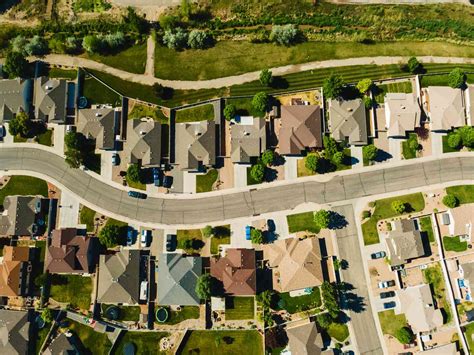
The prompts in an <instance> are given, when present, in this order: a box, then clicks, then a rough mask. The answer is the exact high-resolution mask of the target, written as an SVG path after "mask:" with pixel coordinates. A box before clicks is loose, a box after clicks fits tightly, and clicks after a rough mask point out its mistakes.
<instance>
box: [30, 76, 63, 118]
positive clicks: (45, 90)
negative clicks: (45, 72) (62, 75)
mask: <svg viewBox="0 0 474 355" xmlns="http://www.w3.org/2000/svg"><path fill="white" fill-rule="evenodd" d="M67 89H68V85H67V81H66V80H64V79H49V78H47V77H45V76H42V77H39V78H37V79H35V90H34V97H33V105H34V107H35V118H37V119H40V120H43V121H44V122H49V123H65V121H66V106H67Z"/></svg>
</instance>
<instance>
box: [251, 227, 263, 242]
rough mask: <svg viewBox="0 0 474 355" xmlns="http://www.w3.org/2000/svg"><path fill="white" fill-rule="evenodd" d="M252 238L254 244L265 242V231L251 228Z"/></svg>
mask: <svg viewBox="0 0 474 355" xmlns="http://www.w3.org/2000/svg"><path fill="white" fill-rule="evenodd" d="M250 240H251V241H252V243H253V244H262V243H263V233H262V231H261V230H260V229H256V228H252V229H251V230H250Z"/></svg>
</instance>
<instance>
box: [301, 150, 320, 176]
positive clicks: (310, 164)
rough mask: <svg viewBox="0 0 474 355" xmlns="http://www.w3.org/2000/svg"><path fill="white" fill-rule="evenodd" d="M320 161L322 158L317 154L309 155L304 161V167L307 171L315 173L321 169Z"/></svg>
mask: <svg viewBox="0 0 474 355" xmlns="http://www.w3.org/2000/svg"><path fill="white" fill-rule="evenodd" d="M319 161H320V157H319V156H318V155H317V154H314V153H313V154H308V156H306V158H305V160H304V166H305V167H306V169H308V170H311V171H313V172H315V171H317V170H318V168H319Z"/></svg>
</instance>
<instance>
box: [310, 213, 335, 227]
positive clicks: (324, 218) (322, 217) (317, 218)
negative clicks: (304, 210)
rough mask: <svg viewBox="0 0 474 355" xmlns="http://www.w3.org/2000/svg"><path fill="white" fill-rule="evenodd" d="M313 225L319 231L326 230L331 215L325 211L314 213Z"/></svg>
mask: <svg viewBox="0 0 474 355" xmlns="http://www.w3.org/2000/svg"><path fill="white" fill-rule="evenodd" d="M313 218H314V223H315V224H316V225H317V226H318V227H319V228H321V229H324V228H328V227H329V222H330V221H331V214H330V212H329V211H326V210H319V211H317V212H315V213H314V216H313Z"/></svg>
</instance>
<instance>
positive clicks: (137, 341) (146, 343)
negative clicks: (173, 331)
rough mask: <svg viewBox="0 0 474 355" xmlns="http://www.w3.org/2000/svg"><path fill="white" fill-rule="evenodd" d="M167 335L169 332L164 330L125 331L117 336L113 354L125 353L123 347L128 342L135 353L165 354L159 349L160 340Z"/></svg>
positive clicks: (120, 354)
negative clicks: (120, 335)
mask: <svg viewBox="0 0 474 355" xmlns="http://www.w3.org/2000/svg"><path fill="white" fill-rule="evenodd" d="M169 335H170V334H169V333H166V332H132V331H127V332H126V333H125V335H124V336H122V337H121V338H119V340H118V343H117V344H116V345H115V347H114V348H115V351H114V352H113V354H116V355H122V354H125V351H124V347H125V345H126V344H128V343H133V344H134V345H135V351H136V352H135V354H150V355H151V354H166V352H163V351H160V340H161V339H162V338H164V337H168V336H169ZM94 354H95V353H94ZM97 354H99V353H97ZM102 354H105V353H102Z"/></svg>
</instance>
